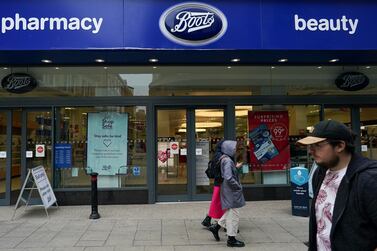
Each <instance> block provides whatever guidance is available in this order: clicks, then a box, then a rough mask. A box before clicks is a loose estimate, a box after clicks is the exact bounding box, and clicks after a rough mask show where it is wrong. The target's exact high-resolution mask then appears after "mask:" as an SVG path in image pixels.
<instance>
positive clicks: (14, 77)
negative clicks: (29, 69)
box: [1, 73, 37, 93]
mask: <svg viewBox="0 0 377 251" xmlns="http://www.w3.org/2000/svg"><path fill="white" fill-rule="evenodd" d="M1 86H2V87H3V89H5V90H6V91H8V92H11V93H25V92H30V91H32V90H33V89H34V88H35V87H37V80H36V79H35V78H33V77H32V76H30V75H28V74H25V73H12V74H9V75H7V76H5V77H4V78H3V79H2V81H1Z"/></svg>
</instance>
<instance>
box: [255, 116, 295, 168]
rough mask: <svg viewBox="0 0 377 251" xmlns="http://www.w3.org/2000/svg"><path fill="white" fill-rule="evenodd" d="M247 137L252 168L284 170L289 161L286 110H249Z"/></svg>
mask: <svg viewBox="0 0 377 251" xmlns="http://www.w3.org/2000/svg"><path fill="white" fill-rule="evenodd" d="M248 121H249V139H250V164H251V168H252V169H254V170H255V169H262V170H266V171H267V170H270V171H273V170H284V169H287V167H288V163H289V161H290V149H289V142H288V136H289V117H288V112H287V111H250V112H249V114H248Z"/></svg>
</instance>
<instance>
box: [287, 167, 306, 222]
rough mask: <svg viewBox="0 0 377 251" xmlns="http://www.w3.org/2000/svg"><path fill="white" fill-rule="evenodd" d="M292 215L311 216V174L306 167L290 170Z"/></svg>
mask: <svg viewBox="0 0 377 251" xmlns="http://www.w3.org/2000/svg"><path fill="white" fill-rule="evenodd" d="M290 178H291V195H292V215H296V216H309V192H308V181H309V172H308V169H306V168H305V167H294V168H291V169H290Z"/></svg>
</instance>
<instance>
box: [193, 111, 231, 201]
mask: <svg viewBox="0 0 377 251" xmlns="http://www.w3.org/2000/svg"><path fill="white" fill-rule="evenodd" d="M222 139H224V110H223V109H197V110H195V143H196V147H195V151H196V157H195V164H196V168H195V171H196V172H195V178H196V179H195V187H196V189H195V194H197V195H199V194H201V195H202V194H212V188H213V180H212V179H211V180H210V179H208V177H207V175H206V174H205V170H206V169H207V167H208V161H209V160H210V159H211V158H212V156H213V154H214V152H215V149H216V145H217V143H218V142H219V141H221V140H222Z"/></svg>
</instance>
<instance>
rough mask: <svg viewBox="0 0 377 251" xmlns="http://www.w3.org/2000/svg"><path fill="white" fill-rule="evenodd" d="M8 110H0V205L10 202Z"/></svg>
mask: <svg viewBox="0 0 377 251" xmlns="http://www.w3.org/2000/svg"><path fill="white" fill-rule="evenodd" d="M10 114H11V113H10V111H2V110H0V205H9V203H10V178H11V175H10V164H11V162H10V158H11V152H10V148H11V142H10V139H11V131H10V119H11V115H10Z"/></svg>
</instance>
